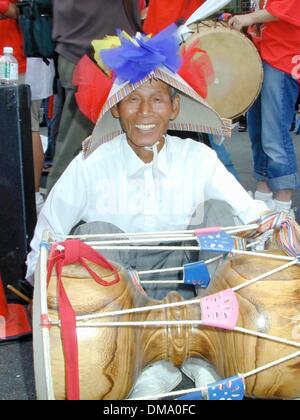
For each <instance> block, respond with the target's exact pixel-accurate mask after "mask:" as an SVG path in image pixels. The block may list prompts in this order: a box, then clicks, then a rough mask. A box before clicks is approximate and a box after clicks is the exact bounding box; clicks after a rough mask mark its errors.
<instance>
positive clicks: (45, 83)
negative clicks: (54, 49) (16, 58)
mask: <svg viewBox="0 0 300 420" xmlns="http://www.w3.org/2000/svg"><path fill="white" fill-rule="evenodd" d="M48 61H49V64H46V63H45V62H44V60H43V59H42V58H38V57H30V58H27V64H26V73H25V83H26V84H28V85H30V89H31V99H32V100H40V99H46V98H49V96H51V95H52V94H53V80H54V76H55V68H54V63H53V60H52V59H48Z"/></svg>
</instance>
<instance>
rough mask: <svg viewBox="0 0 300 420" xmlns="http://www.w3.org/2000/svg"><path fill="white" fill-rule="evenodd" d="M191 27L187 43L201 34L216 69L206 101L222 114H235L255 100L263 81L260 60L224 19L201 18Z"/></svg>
mask: <svg viewBox="0 0 300 420" xmlns="http://www.w3.org/2000/svg"><path fill="white" fill-rule="evenodd" d="M193 31H194V32H195V34H194V35H192V36H191V37H190V38H189V39H188V40H187V44H189V43H191V42H193V41H194V40H195V38H200V40H201V48H202V49H203V50H205V51H207V53H208V56H209V58H210V59H211V62H212V65H213V68H214V71H215V80H214V82H213V83H212V84H211V85H210V86H209V87H208V96H207V98H206V101H207V102H208V104H209V105H211V106H212V107H213V108H214V109H215V110H216V111H217V112H218V113H219V114H220V116H221V117H223V118H232V119H234V118H238V117H239V116H241V115H242V114H244V113H245V112H246V111H247V110H248V109H249V107H250V106H251V105H252V103H253V102H254V101H255V99H256V98H257V96H258V94H259V92H260V89H261V85H262V80H263V68H262V62H261V59H260V56H259V54H258V52H257V50H256V48H255V46H254V45H253V44H252V42H251V41H250V40H249V39H248V38H247V37H246V36H245V35H243V34H241V33H240V32H237V31H235V30H233V29H230V28H228V27H227V26H226V25H224V24H223V23H215V22H203V23H201V24H198V25H197V27H193Z"/></svg>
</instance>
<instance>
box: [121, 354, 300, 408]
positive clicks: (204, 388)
mask: <svg viewBox="0 0 300 420" xmlns="http://www.w3.org/2000/svg"><path fill="white" fill-rule="evenodd" d="M299 356H300V351H297V352H295V353H292V354H290V355H288V356H285V357H282V358H280V359H277V360H275V361H273V362H270V363H267V364H265V365H263V366H261V367H259V368H257V369H254V370H252V371H249V372H247V373H242V374H239V376H241V377H242V378H243V379H246V378H249V377H251V376H253V375H257V374H258V373H261V372H263V371H265V370H267V369H271V368H272V367H275V366H278V365H280V364H282V363H286V362H288V361H290V360H293V359H296V358H297V357H299ZM206 391H207V386H202V387H199V388H189V389H183V390H178V391H171V392H167V393H164V394H157V395H153V394H152V395H146V396H144V397H136V398H134V399H135V400H158V399H162V398H167V397H176V396H180V395H185V394H190V393H194V392H201V393H206ZM128 400H130V398H128Z"/></svg>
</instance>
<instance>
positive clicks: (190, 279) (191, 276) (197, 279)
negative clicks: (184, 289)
mask: <svg viewBox="0 0 300 420" xmlns="http://www.w3.org/2000/svg"><path fill="white" fill-rule="evenodd" d="M183 281H184V284H185V285H187V286H200V287H202V288H203V289H206V288H207V287H208V285H209V283H210V275H209V272H208V269H207V267H206V264H205V262H204V261H197V262H194V263H191V264H185V265H184V266H183Z"/></svg>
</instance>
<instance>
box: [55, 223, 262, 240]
mask: <svg viewBox="0 0 300 420" xmlns="http://www.w3.org/2000/svg"><path fill="white" fill-rule="evenodd" d="M258 227H259V225H258V224H257V223H253V224H249V225H236V226H227V227H224V228H222V227H221V231H223V232H228V233H231V231H233V232H234V233H238V232H244V231H248V230H254V229H257V228H258ZM172 235H175V236H176V235H192V236H194V235H195V230H194V229H187V230H174V231H166V230H163V231H156V232H126V233H125V232H121V233H100V234H89V235H67V236H65V235H61V234H58V233H57V234H54V236H55V238H57V239H60V238H61V239H63V240H64V239H89V238H123V237H131V236H136V237H139V236H140V237H143V236H144V237H147V238H149V237H150V238H151V237H152V236H153V237H156V236H159V237H164V236H167V237H168V236H172Z"/></svg>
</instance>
